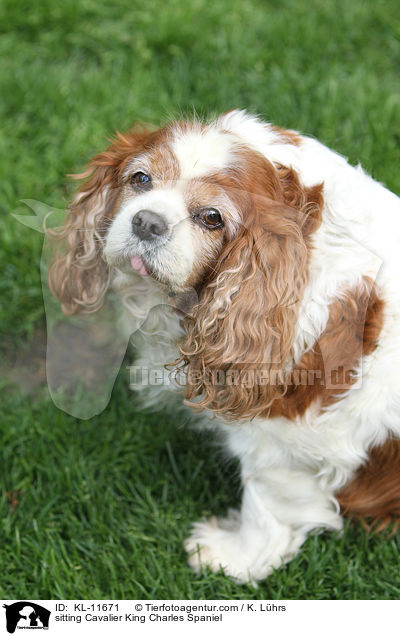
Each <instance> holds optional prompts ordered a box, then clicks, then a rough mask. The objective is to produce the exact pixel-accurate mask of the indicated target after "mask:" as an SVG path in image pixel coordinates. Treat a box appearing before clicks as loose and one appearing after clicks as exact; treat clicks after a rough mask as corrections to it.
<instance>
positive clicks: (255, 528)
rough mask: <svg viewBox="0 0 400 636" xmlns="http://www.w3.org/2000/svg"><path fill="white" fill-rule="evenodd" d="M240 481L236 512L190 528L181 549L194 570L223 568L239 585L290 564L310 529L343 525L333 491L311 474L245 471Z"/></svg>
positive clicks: (204, 521)
mask: <svg viewBox="0 0 400 636" xmlns="http://www.w3.org/2000/svg"><path fill="white" fill-rule="evenodd" d="M242 480H243V501H242V506H241V509H240V511H233V510H232V511H230V512H229V514H228V516H227V517H226V518H223V519H217V518H216V517H212V518H211V519H207V520H203V521H199V522H197V523H195V524H194V525H193V528H192V531H191V534H190V536H189V538H188V539H187V541H186V542H185V548H186V550H187V551H188V552H189V554H190V558H189V564H190V565H191V567H193V568H194V569H195V570H197V571H199V570H200V569H202V568H203V567H205V566H208V567H210V568H211V569H212V570H213V571H218V570H219V569H220V568H222V569H223V570H224V572H225V574H228V575H230V576H232V577H234V578H235V579H236V580H237V581H239V582H241V583H244V582H247V581H250V582H254V581H257V580H260V579H263V578H265V577H266V576H268V575H269V574H270V573H271V572H272V570H273V569H275V568H278V567H279V566H280V565H281V564H282V563H286V562H288V561H290V560H291V558H292V557H293V556H294V555H295V554H296V553H297V551H298V550H299V548H300V546H301V544H302V543H303V542H304V540H305V539H306V537H307V533H308V532H309V531H310V530H312V529H314V528H321V527H330V528H336V529H340V528H341V527H342V520H341V518H340V516H339V514H338V511H337V507H336V506H335V502H334V500H333V497H332V495H331V492H324V490H323V489H322V488H321V487H320V486H319V483H318V480H317V477H316V476H315V475H313V474H312V473H311V472H308V471H302V470H291V469H269V470H265V471H260V470H259V471H257V472H256V473H249V472H247V471H246V472H245V471H243V472H242Z"/></svg>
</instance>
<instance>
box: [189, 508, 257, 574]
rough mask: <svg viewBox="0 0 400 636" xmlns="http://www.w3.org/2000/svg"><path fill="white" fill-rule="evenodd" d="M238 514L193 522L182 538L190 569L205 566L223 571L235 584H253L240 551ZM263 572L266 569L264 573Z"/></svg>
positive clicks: (243, 553)
mask: <svg viewBox="0 0 400 636" xmlns="http://www.w3.org/2000/svg"><path fill="white" fill-rule="evenodd" d="M238 517H239V515H238V513H236V512H235V511H231V513H230V515H229V517H227V518H226V519H217V518H216V517H211V518H210V519H207V520H203V521H199V522H197V523H195V524H193V526H192V531H191V533H190V536H189V537H188V539H187V540H186V541H185V549H186V551H187V552H188V553H189V560H188V563H189V565H190V567H191V568H193V569H194V570H195V571H196V572H201V571H202V570H204V569H205V568H206V567H209V568H210V569H211V570H212V571H213V572H218V571H220V570H223V572H224V574H226V575H228V576H231V577H233V578H234V579H235V580H236V581H237V582H238V583H252V584H254V582H255V578H254V576H253V573H252V568H251V566H252V564H251V562H249V559H248V556H249V554H248V553H247V554H246V552H245V551H243V545H242V544H243V538H242V537H241V536H240V533H239V530H240V524H239V518H238ZM267 574H268V572H267V571H266V572H265V574H264V576H267Z"/></svg>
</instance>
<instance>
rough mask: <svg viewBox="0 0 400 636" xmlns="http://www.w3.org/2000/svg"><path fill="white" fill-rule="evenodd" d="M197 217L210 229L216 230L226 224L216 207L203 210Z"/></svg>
mask: <svg viewBox="0 0 400 636" xmlns="http://www.w3.org/2000/svg"><path fill="white" fill-rule="evenodd" d="M196 217H197V218H198V219H199V220H200V221H201V222H202V223H203V225H205V226H206V227H207V228H208V229H209V230H216V229H217V228H221V227H223V226H224V222H223V220H222V216H221V214H220V213H219V212H218V210H215V209H214V208H208V209H206V210H201V211H200V212H199V213H198V215H196Z"/></svg>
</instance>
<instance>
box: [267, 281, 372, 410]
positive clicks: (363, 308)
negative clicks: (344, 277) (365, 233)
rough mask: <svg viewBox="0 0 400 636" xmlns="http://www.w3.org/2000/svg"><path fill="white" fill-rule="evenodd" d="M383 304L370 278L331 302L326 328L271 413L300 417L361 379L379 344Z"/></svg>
mask: <svg viewBox="0 0 400 636" xmlns="http://www.w3.org/2000/svg"><path fill="white" fill-rule="evenodd" d="M383 309H384V303H383V301H382V300H381V299H380V298H379V297H378V295H377V293H376V290H375V285H374V282H373V281H372V280H371V279H370V278H368V277H365V278H364V283H363V284H362V285H361V286H360V287H359V288H358V289H354V290H348V291H346V293H344V294H342V295H341V297H340V298H337V299H336V300H335V301H334V302H333V303H332V305H331V306H330V309H329V320H328V323H327V325H326V328H325V331H324V332H323V334H322V335H321V337H320V338H319V340H318V342H317V343H316V344H315V345H314V347H313V349H312V350H311V351H309V352H308V353H306V354H305V355H304V356H303V357H302V359H301V360H300V363H299V364H298V365H297V366H296V368H295V369H294V370H293V372H292V374H291V384H290V385H289V386H288V389H287V392H286V394H285V395H284V396H283V397H282V398H280V399H279V400H275V402H274V403H273V404H272V408H271V411H270V414H271V415H272V416H278V415H284V416H285V417H288V418H289V419H295V418H296V417H297V416H301V415H303V414H304V413H305V412H306V410H307V409H308V408H309V406H311V404H313V403H314V402H315V401H317V400H318V402H319V404H320V406H321V408H324V407H325V406H328V405H330V404H333V403H334V402H335V401H336V400H338V399H340V397H341V396H342V395H343V394H344V393H345V392H346V391H348V389H349V388H350V387H351V386H352V385H353V384H354V382H355V381H356V375H355V371H356V369H357V367H358V365H359V363H360V360H361V357H362V355H363V354H364V355H368V354H369V353H372V351H374V349H375V348H376V346H377V341H378V337H379V334H380V331H381V329H382V325H383Z"/></svg>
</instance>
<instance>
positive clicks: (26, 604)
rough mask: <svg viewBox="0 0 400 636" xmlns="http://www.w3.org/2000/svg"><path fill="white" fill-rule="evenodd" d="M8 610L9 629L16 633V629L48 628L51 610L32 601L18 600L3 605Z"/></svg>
mask: <svg viewBox="0 0 400 636" xmlns="http://www.w3.org/2000/svg"><path fill="white" fill-rule="evenodd" d="M3 607H4V608H5V610H6V621H7V631H8V633H9V634H14V632H15V630H16V629H48V628H49V619H50V613H51V612H50V611H49V610H48V609H46V608H45V607H42V606H41V605H37V603H32V602H31V601H18V602H17V603H12V604H11V605H3Z"/></svg>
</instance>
